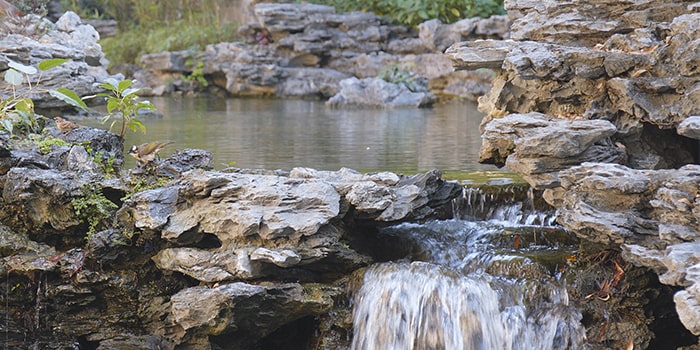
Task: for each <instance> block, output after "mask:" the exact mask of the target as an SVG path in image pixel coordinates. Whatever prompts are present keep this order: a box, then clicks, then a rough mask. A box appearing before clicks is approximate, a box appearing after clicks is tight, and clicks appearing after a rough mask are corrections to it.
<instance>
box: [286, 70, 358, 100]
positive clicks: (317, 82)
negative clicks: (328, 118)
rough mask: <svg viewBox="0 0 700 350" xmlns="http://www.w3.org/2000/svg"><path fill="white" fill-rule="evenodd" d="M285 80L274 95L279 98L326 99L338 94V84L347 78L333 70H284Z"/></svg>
mask: <svg viewBox="0 0 700 350" xmlns="http://www.w3.org/2000/svg"><path fill="white" fill-rule="evenodd" d="M284 72H285V77H286V79H285V80H284V82H282V83H281V84H279V86H278V90H277V92H276V93H275V94H276V95H277V96H281V97H307V98H309V97H311V98H313V97H321V98H328V97H330V96H333V95H335V94H337V93H338V91H339V88H338V85H339V82H340V81H342V80H343V79H347V78H348V77H349V76H348V75H347V74H345V73H341V72H338V71H336V70H333V69H323V68H286V69H285V70H284Z"/></svg>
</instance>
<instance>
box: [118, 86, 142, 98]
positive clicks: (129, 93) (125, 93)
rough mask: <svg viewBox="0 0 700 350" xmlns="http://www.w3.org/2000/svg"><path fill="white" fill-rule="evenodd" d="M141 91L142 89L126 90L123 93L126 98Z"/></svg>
mask: <svg viewBox="0 0 700 350" xmlns="http://www.w3.org/2000/svg"><path fill="white" fill-rule="evenodd" d="M141 90H142V89H140V88H138V89H137V88H131V89H126V90H124V91H123V92H122V96H124V97H127V96H131V95H133V94H135V93H137V92H139V91H141Z"/></svg>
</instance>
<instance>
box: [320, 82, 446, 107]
mask: <svg viewBox="0 0 700 350" xmlns="http://www.w3.org/2000/svg"><path fill="white" fill-rule="evenodd" d="M433 102H435V96H434V95H433V94H431V93H430V92H427V89H426V90H425V91H422V92H421V91H416V92H414V91H411V90H409V88H408V87H406V85H404V84H393V83H390V82H387V81H385V80H383V79H379V78H365V79H362V80H360V79H357V78H349V79H344V80H342V81H341V82H340V92H339V93H338V94H337V95H335V96H333V97H331V98H330V99H329V100H328V102H327V103H328V104H329V105H331V106H371V107H388V108H400V107H404V108H405V107H414V108H416V107H425V106H429V105H431V104H433Z"/></svg>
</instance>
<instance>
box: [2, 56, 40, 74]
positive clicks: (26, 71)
mask: <svg viewBox="0 0 700 350" xmlns="http://www.w3.org/2000/svg"><path fill="white" fill-rule="evenodd" d="M7 65H8V66H9V67H10V68H14V69H16V70H18V71H20V72H22V73H24V74H27V75H32V74H36V72H37V70H36V68H34V67H32V66H25V65H23V64H21V63H17V62H15V61H12V60H9V62H7Z"/></svg>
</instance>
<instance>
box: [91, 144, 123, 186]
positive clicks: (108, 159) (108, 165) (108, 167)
mask: <svg viewBox="0 0 700 350" xmlns="http://www.w3.org/2000/svg"><path fill="white" fill-rule="evenodd" d="M83 147H84V148H85V152H87V153H88V154H89V155H90V156H91V157H92V161H93V162H95V163H96V164H98V165H99V166H100V169H101V170H102V173H103V174H104V175H105V178H108V179H109V178H112V176H114V174H116V173H117V170H116V169H115V168H114V156H106V154H105V152H104V151H97V152H95V150H94V149H92V146H90V142H89V141H85V142H83Z"/></svg>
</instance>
